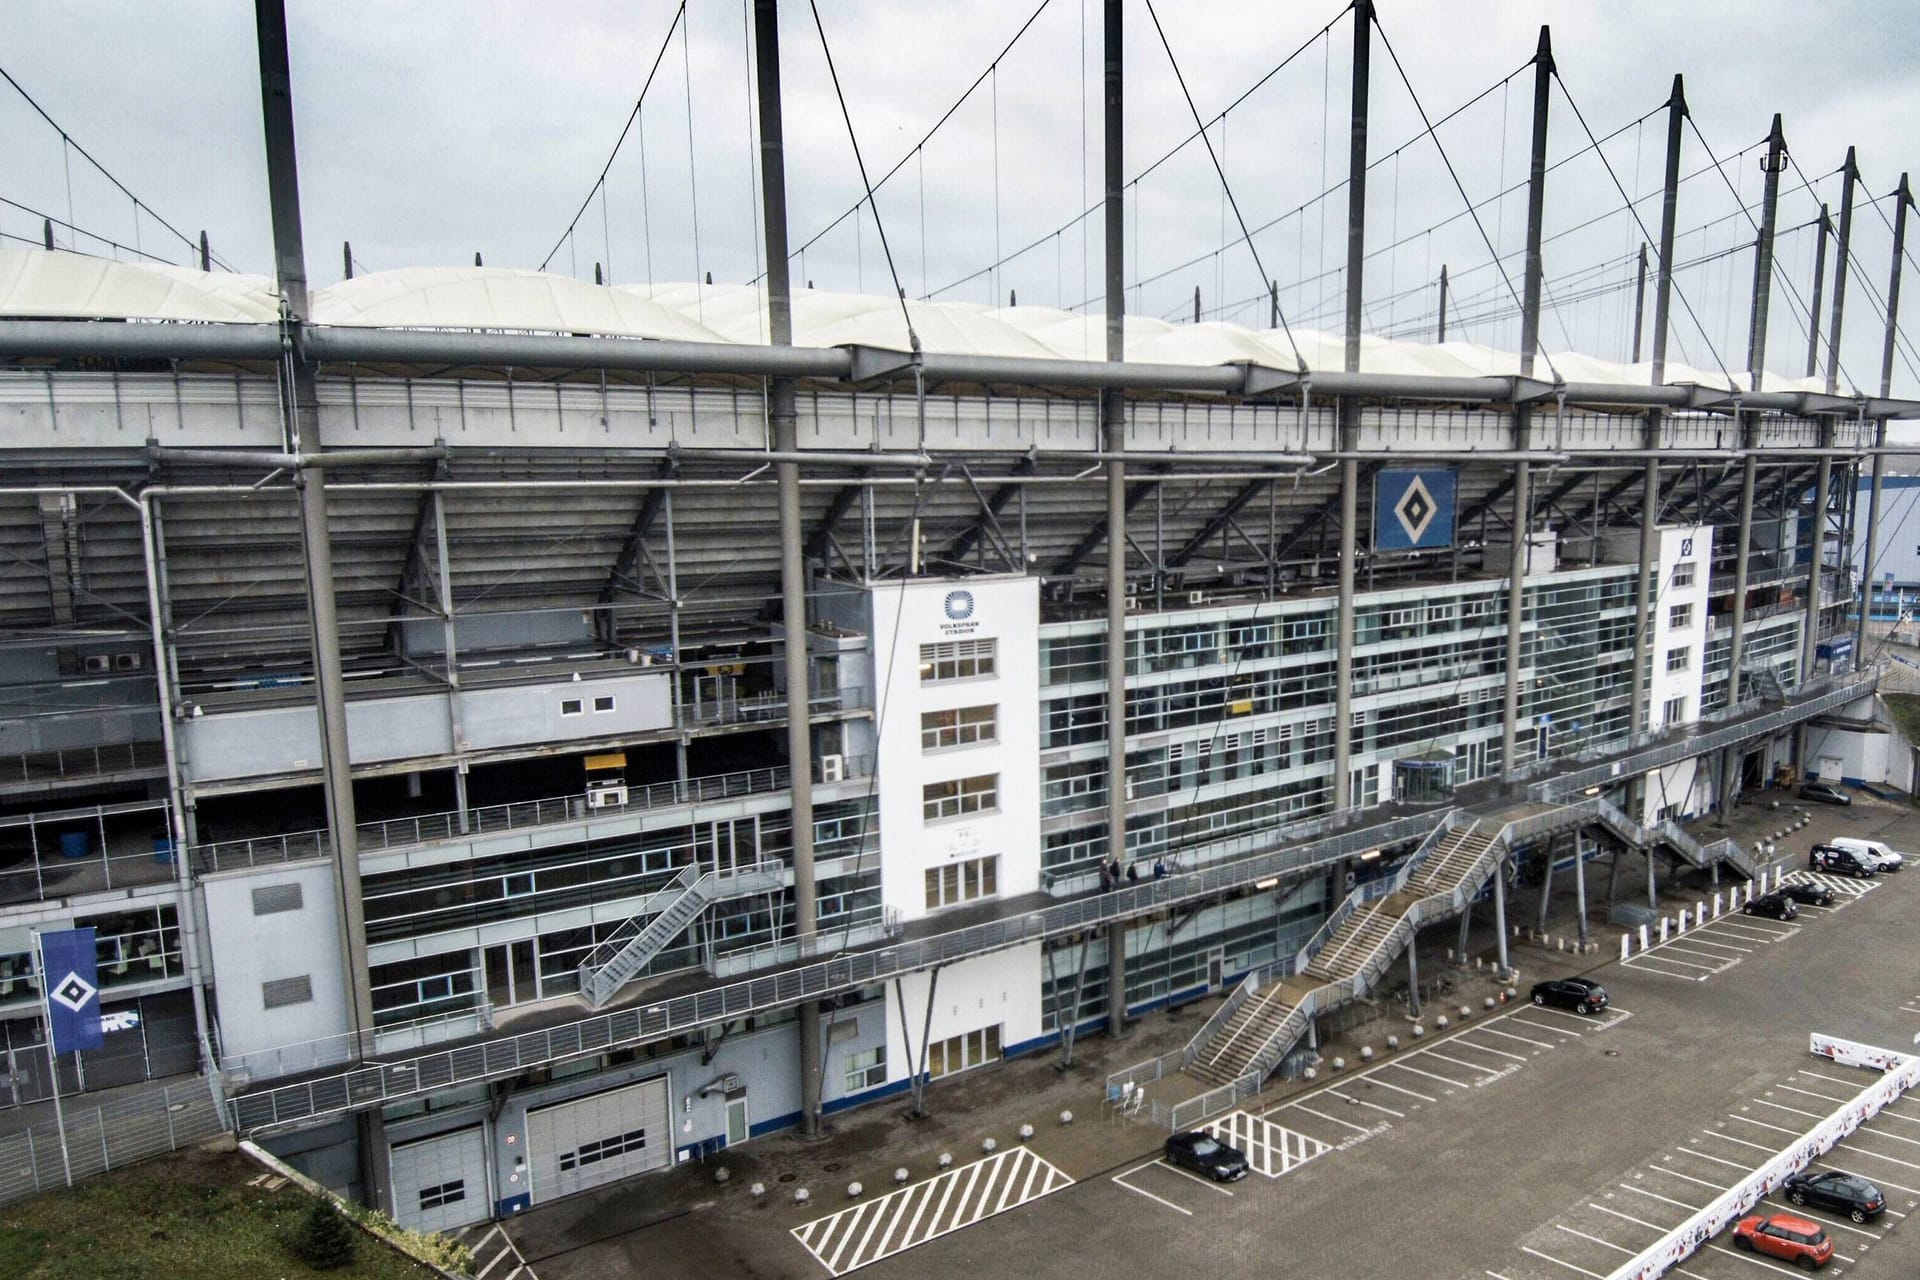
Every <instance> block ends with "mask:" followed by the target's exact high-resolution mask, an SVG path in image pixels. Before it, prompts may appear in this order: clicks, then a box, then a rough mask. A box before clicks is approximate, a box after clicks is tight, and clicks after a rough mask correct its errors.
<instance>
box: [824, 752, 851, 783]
mask: <svg viewBox="0 0 1920 1280" xmlns="http://www.w3.org/2000/svg"><path fill="white" fill-rule="evenodd" d="M846 777H847V758H846V757H845V756H843V755H841V754H839V753H838V752H835V753H833V754H830V755H823V756H821V757H820V781H822V782H844V781H846Z"/></svg>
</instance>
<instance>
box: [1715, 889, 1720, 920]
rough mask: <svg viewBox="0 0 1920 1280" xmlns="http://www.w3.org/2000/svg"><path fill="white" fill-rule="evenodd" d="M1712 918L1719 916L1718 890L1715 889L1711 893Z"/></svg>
mask: <svg viewBox="0 0 1920 1280" xmlns="http://www.w3.org/2000/svg"><path fill="white" fill-rule="evenodd" d="M1713 918H1714V919H1716V920H1718V919H1719V918H1720V894H1719V891H1718V890H1716V891H1715V892H1714V895H1713Z"/></svg>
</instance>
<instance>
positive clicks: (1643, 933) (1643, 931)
mask: <svg viewBox="0 0 1920 1280" xmlns="http://www.w3.org/2000/svg"><path fill="white" fill-rule="evenodd" d="M1640 949H1641V950H1642V951H1645V950H1646V949H1647V926H1646V925H1644V924H1643V925H1641V926H1640Z"/></svg>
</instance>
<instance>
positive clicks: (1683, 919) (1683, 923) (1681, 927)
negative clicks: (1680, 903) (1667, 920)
mask: <svg viewBox="0 0 1920 1280" xmlns="http://www.w3.org/2000/svg"><path fill="white" fill-rule="evenodd" d="M1686 931H1687V909H1686V908H1685V907H1682V908H1680V923H1679V924H1677V925H1675V926H1674V932H1675V933H1685V932H1686Z"/></svg>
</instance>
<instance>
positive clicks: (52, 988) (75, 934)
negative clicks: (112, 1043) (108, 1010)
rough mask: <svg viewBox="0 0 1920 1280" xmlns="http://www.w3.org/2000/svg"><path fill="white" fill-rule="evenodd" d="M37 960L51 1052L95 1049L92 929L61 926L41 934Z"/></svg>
mask: <svg viewBox="0 0 1920 1280" xmlns="http://www.w3.org/2000/svg"><path fill="white" fill-rule="evenodd" d="M40 960H41V970H40V973H41V977H42V979H43V981H44V982H45V983H46V988H45V990H46V994H47V1023H48V1025H49V1027H50V1028H51V1029H52V1032H53V1051H54V1052H55V1053H72V1052H75V1051H77V1050H80V1049H98V1048H99V1047H100V1040H101V1034H100V975H99V973H98V971H97V970H96V969H95V967H94V954H93V930H92V929H63V930H60V931H58V932H55V933H43V934H41V935H40Z"/></svg>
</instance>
